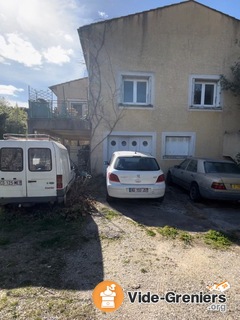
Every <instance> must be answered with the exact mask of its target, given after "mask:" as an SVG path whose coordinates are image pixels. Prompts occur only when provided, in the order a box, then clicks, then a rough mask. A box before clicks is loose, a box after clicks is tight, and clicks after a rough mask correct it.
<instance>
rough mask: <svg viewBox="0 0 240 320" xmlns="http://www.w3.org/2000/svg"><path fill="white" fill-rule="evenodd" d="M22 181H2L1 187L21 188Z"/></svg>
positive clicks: (0, 181)
mask: <svg viewBox="0 0 240 320" xmlns="http://www.w3.org/2000/svg"><path fill="white" fill-rule="evenodd" d="M21 185H22V180H0V186H21Z"/></svg>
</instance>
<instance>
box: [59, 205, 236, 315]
mask: <svg viewBox="0 0 240 320" xmlns="http://www.w3.org/2000/svg"><path fill="white" fill-rule="evenodd" d="M98 205H99V212H101V211H103V212H106V208H105V207H104V206H103V205H102V204H101V203H99V204H98ZM93 220H94V222H95V224H96V225H97V228H98V234H99V238H100V239H101V240H100V242H101V250H102V262H103V264H102V268H103V279H104V280H112V281H114V282H117V283H118V284H120V285H121V286H122V288H123V290H124V292H125V300H124V302H123V304H122V306H121V307H120V308H119V309H118V310H117V311H115V312H114V313H107V314H104V313H103V312H102V311H98V310H97V309H96V318H97V319H139V320H145V319H156V320H157V319H159V320H160V319H173V318H174V319H239V314H240V306H239V298H240V284H239V262H240V258H239V257H240V255H239V254H240V250H239V247H238V246H237V245H233V246H232V247H231V248H230V249H228V250H216V249H212V248H210V247H208V246H207V245H206V244H204V242H203V241H202V240H201V238H200V237H198V235H197V233H195V234H194V233H193V236H194V240H193V241H192V243H191V244H186V243H184V242H183V241H181V240H179V239H165V238H164V237H162V236H161V235H160V234H156V235H155V236H150V235H149V234H148V232H147V230H148V229H146V228H145V227H144V226H142V225H139V224H136V223H135V222H134V221H133V220H130V219H129V218H127V217H126V216H122V215H120V216H114V217H112V218H111V219H110V220H109V219H106V218H105V217H104V214H103V215H101V214H100V215H95V216H94V217H93ZM151 230H153V229H151ZM85 232H86V234H89V233H91V224H90V225H89V226H88V229H86V230H85ZM88 249H89V250H90V248H88ZM84 253H86V254H88V255H94V253H93V252H91V251H90V252H88V253H87V252H86V251H85V250H84ZM82 258H83V252H82V251H79V252H78V253H76V254H75V255H74V256H72V255H71V256H69V257H68V258H67V260H68V263H67V268H66V270H65V272H64V273H63V277H64V279H65V281H68V282H69V281H70V282H73V283H75V285H77V282H78V281H80V282H82V281H90V279H93V277H94V270H91V269H88V270H86V269H85V271H83V273H82V275H83V278H79V277H77V278H76V274H77V273H76V271H77V270H78V268H79V264H81V266H82V267H84V266H85V265H84V264H82V262H83V260H82ZM86 259H87V258H86ZM224 280H226V281H228V283H229V284H230V286H231V288H230V289H229V290H227V291H226V292H225V294H226V297H227V302H226V303H225V306H226V311H225V312H220V311H210V310H208V307H209V306H210V305H211V303H204V304H190V303H176V304H171V303H167V302H165V301H161V302H159V303H157V304H153V303H150V304H147V303H146V304H144V303H142V304H139V303H134V304H131V303H130V301H129V299H128V297H127V292H128V291H130V292H134V291H138V292H142V293H146V292H148V291H150V292H151V293H154V294H159V295H161V296H162V295H164V294H166V293H167V292H169V291H173V292H176V293H179V294H184V293H187V294H196V293H199V292H202V293H204V294H207V293H209V290H208V289H207V288H206V287H207V285H212V284H213V283H214V282H217V283H220V282H222V281H224ZM77 286H79V285H77ZM215 293H219V292H215ZM91 294H92V291H88V290H87V291H84V292H81V293H79V296H81V299H91Z"/></svg>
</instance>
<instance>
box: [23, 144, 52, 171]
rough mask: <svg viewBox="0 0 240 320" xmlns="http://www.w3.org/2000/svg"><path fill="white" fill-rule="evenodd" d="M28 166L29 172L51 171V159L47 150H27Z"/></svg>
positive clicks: (49, 151)
mask: <svg viewBox="0 0 240 320" xmlns="http://www.w3.org/2000/svg"><path fill="white" fill-rule="evenodd" d="M28 161H29V162H28V164H29V170H30V171H41V172H42V171H51V170H52V157H51V150H50V149H48V148H29V149H28Z"/></svg>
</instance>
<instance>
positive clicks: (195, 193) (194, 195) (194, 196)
mask: <svg viewBox="0 0 240 320" xmlns="http://www.w3.org/2000/svg"><path fill="white" fill-rule="evenodd" d="M189 196H190V199H191V200H192V201H194V202H198V201H199V200H200V199H201V194H200V192H199V187H198V185H197V183H196V182H193V183H192V184H191V187H190V191H189Z"/></svg>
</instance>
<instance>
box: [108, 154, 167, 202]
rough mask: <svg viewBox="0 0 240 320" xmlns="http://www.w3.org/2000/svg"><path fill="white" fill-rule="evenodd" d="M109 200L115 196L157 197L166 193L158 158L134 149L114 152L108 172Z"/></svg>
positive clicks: (161, 196)
mask: <svg viewBox="0 0 240 320" xmlns="http://www.w3.org/2000/svg"><path fill="white" fill-rule="evenodd" d="M106 184H107V201H111V200H113V198H156V199H158V200H159V201H160V202H161V201H162V200H163V198H164V194H165V178H164V174H163V172H162V170H161V169H160V167H159V164H158V163H157V160H156V159H155V158H154V157H153V156H151V155H148V154H145V153H140V152H134V151H116V152H114V153H113V155H112V158H111V161H110V163H109V164H108V167H107V174H106Z"/></svg>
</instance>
